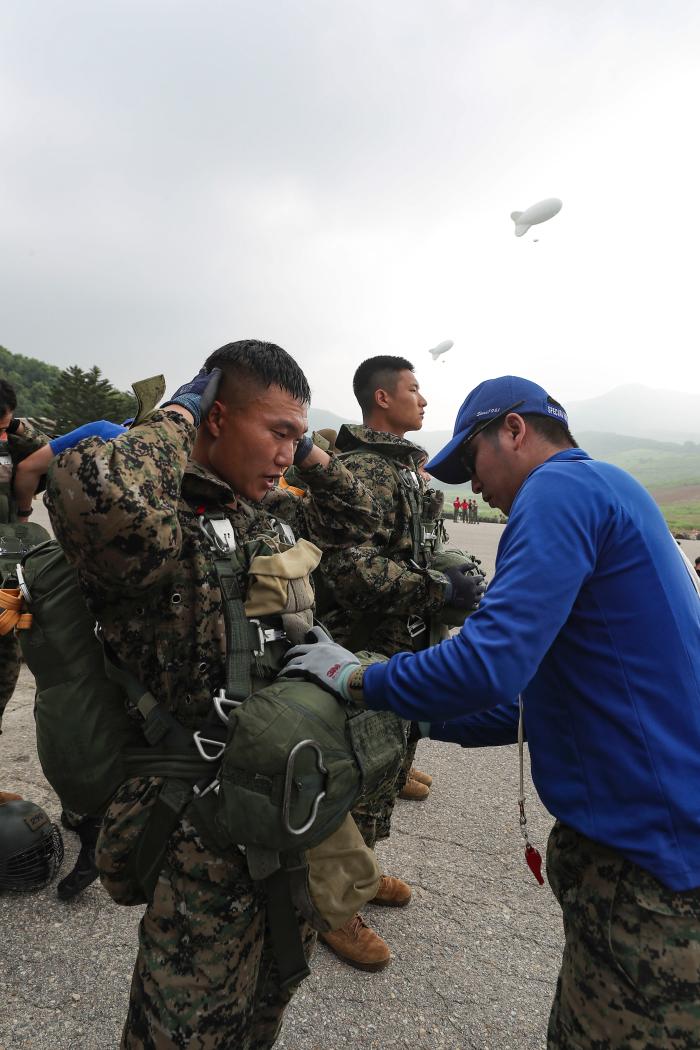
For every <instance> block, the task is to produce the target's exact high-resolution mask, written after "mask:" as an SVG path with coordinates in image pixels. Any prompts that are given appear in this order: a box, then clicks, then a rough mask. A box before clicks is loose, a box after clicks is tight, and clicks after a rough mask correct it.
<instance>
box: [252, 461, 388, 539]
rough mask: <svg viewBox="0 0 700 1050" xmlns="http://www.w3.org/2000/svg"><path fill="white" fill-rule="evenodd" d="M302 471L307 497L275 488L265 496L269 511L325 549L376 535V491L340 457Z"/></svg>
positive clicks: (299, 533) (300, 474) (378, 516)
mask: <svg viewBox="0 0 700 1050" xmlns="http://www.w3.org/2000/svg"><path fill="white" fill-rule="evenodd" d="M298 470H299V477H300V478H301V479H302V480H303V481H304V483H305V484H306V485H308V487H309V491H308V492H307V493H306V495H305V496H304V497H303V498H301V499H300V498H299V497H298V496H295V495H293V494H291V493H290V492H287V491H285V490H284V489H279V488H277V489H275V490H274V492H271V493H270V494H269V495H268V496H266V497H265V500H264V503H263V506H264V507H265V510H267V511H269V513H270V514H273V515H275V517H279V518H282V520H283V521H286V522H288V523H289V524H290V525H291V526H292V528H293V529H294V531H295V533H296V535H297V536H303V537H305V538H306V539H308V540H311V542H312V543H315V544H316V546H317V547H320V548H321V550H323V551H332V550H336V549H342V548H345V547H350V546H352V545H353V544H357V543H363V542H365V541H367V540H369V539H371V537H372V536H373V535H374V533H375V532H376V530H377V526H378V525H379V522H380V520H381V512H380V508H379V505H378V503H377V501H376V500H375V498H374V496H373V494H372V491H371V490H370V488H369V487H367V486H365V485H364V484H363V483H362V481H361V480H360V479H359V478H357V477H356V476H355V475H354V474H353V473H351V472H350V471H349V470H348V468H347V467H346V466H345V464H344V463H342V462H341V461H340V460H339V459H338V458H337V456H331V461H330V463H329V464H328V465H327V466H325V467H323V466H321V465H320V464H316V465H315V466H313V467H310V468H309V469H308V470H301V469H300V468H298Z"/></svg>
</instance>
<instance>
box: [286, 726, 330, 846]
mask: <svg viewBox="0 0 700 1050" xmlns="http://www.w3.org/2000/svg"><path fill="white" fill-rule="evenodd" d="M305 747H310V748H312V750H313V751H315V752H316V766H317V768H318V771H319V773H325V774H326V776H327V775H328V770H327V769H326V767H325V766H324V764H323V751H322V750H321V747H320V745H319V744H317V743H316V741H315V740H300V741H299V743H298V744H295V745H294V747H293V748H292V750H291V751H290V752H289V757H288V759H287V770H286V773H285V776H284V794H283V795H282V824H283V825H284V830H285V831H286V832H287V833H288V834H289V835H304V834H306V832H307V831H308V830H309V828H310V827H311V826H312V825H313V822H314V821H315V820H316V815H317V813H318V807H319V806H320V805H321V802H322V801H323V799H324V798H325V797H326V792H325V791H319V793H318V795H317V796H316V798H315V799H314V802H313V805H312V807H311V816H310V817H309V819H308V820H307V822H306V824H304V825H302V827H300V828H293V827H292V824H291V820H290V812H289V811H290V807H291V799H292V781H293V778H294V762H295V760H296V757H297V755H298V754H299V752H300V751H303V749H304V748H305Z"/></svg>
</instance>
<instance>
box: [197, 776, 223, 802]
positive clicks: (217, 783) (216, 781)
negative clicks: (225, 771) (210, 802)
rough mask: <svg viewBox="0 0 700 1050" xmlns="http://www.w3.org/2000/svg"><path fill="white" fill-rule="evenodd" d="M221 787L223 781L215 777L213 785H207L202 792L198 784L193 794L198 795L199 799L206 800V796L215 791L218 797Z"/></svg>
mask: <svg viewBox="0 0 700 1050" xmlns="http://www.w3.org/2000/svg"><path fill="white" fill-rule="evenodd" d="M220 786H221V781H220V780H219V778H218V777H214V779H213V780H212V781H211V783H210V784H207V786H206V787H205V788H204V790H202V789H201V788H200V787H199V785H198V784H195V786H194V787H193V788H192V793H193V794H194V795H196V796H197V798H204V796H205V795H208V794H209V792H210V791H213V792H214V794H215V795H218V794H219V788H220Z"/></svg>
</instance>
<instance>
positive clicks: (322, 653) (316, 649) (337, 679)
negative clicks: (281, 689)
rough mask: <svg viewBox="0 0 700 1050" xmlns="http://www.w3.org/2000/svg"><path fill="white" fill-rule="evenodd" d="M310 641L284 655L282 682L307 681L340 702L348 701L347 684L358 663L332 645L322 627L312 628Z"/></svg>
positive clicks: (333, 643)
mask: <svg viewBox="0 0 700 1050" xmlns="http://www.w3.org/2000/svg"><path fill="white" fill-rule="evenodd" d="M306 637H307V638H308V639H309V641H308V642H307V643H305V644H304V645H295V646H293V647H292V648H291V649H290V650H289V652H288V653H287V655H286V657H285V661H284V668H283V670H282V677H283V678H307V679H308V680H309V681H310V682H315V684H316V685H320V687H321V689H325V690H326V692H328V693H332V694H333V696H335V697H337V698H338V699H339V700H349V699H350V693H349V691H348V682H349V679H350V676H351V675H352V673H353V671H356V670H357V668H358V667H359V666H360V661H359V660H358V659H357V657H356V656H355V654H354V653H351V652H350V650H349V649H343V647H342V645H337V644H336V642H332V641H331V640H330V638H329V637H328V635H327V634H326V632H325V631H324V630H323V628H322V627H312V628H311V630H310V631H309V633H308V634H307V636H306Z"/></svg>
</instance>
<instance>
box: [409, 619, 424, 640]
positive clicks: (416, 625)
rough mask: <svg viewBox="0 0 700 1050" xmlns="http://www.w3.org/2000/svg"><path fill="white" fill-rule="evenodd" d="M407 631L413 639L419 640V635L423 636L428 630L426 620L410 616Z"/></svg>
mask: <svg viewBox="0 0 700 1050" xmlns="http://www.w3.org/2000/svg"><path fill="white" fill-rule="evenodd" d="M406 630H407V631H408V633H409V635H410V636H411V638H417V637H418V635H419V634H423V632H424V631H425V630H426V623H425V620H423V619H421V617H420V616H409V618H408V619H407V620H406Z"/></svg>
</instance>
